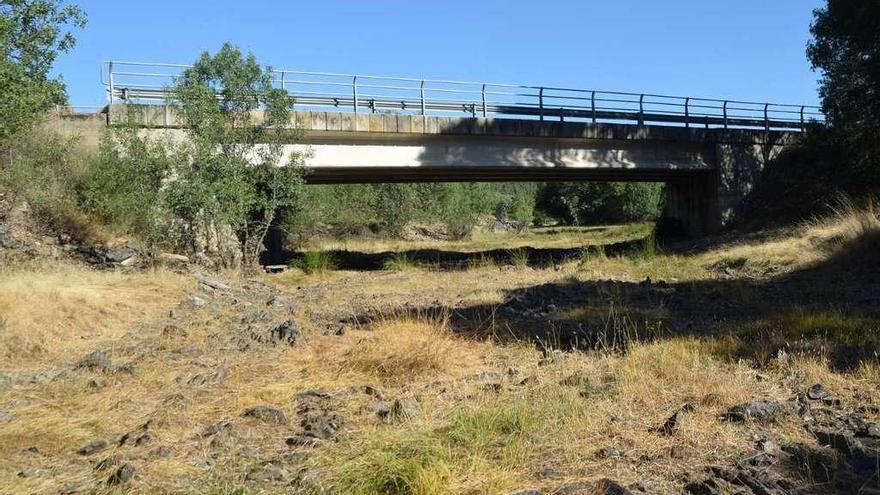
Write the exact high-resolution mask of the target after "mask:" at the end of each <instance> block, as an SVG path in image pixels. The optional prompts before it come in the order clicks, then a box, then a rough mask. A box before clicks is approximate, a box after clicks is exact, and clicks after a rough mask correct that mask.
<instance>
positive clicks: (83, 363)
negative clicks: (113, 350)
mask: <svg viewBox="0 0 880 495" xmlns="http://www.w3.org/2000/svg"><path fill="white" fill-rule="evenodd" d="M111 367H112V363H111V361H110V356H108V355H107V353H106V352H104V351H92V352H91V353H89V354H87V355H86V356H85V357H83V358H82V359H80V360H79V362H78V363H77V364H76V366H75V368H77V369H82V368H85V369H89V370H93V371H110V369H111Z"/></svg>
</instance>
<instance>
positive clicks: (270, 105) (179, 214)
mask: <svg viewBox="0 0 880 495" xmlns="http://www.w3.org/2000/svg"><path fill="white" fill-rule="evenodd" d="M170 89H171V95H172V97H171V102H172V104H174V105H176V106H177V108H178V111H179V113H180V117H181V119H182V124H183V127H184V129H185V131H184V132H185V133H186V135H187V138H188V139H187V140H186V141H185V146H186V148H187V149H186V152H187V154H188V159H187V160H185V161H179V162H177V164H178V166H177V167H176V169H175V170H174V174H173V177H174V179H173V180H170V181H168V186H167V188H168V193H167V201H168V205H169V207H170V210H171V213H172V214H173V215H174V217H176V218H179V219H181V220H183V221H185V222H187V223H190V224H192V225H207V226H212V225H213V226H216V225H224V224H225V225H231V226H232V227H233V229H234V230H235V232H236V234H237V236H238V239H239V241H240V244H241V253H242V257H243V260H244V261H245V263H247V264H256V263H257V262H258V261H259V255H260V253H261V252H262V250H263V242H264V240H265V238H266V234H267V233H268V232H269V229H270V228H271V226H272V225H273V222H274V221H275V218H276V214H278V212H279V210H285V209H292V208H296V207H297V204H298V199H299V191H300V186H301V184H302V168H301V167H300V166H299V165H301V159H302V156H301V155H299V154H296V153H288V152H285V148H284V143H285V142H286V141H287V140H289V139H291V138H295V137H296V136H295V132H294V131H293V130H292V129H291V128H290V126H289V123H290V107H291V105H292V104H293V100H292V98H291V97H290V96H289V95H288V94H287V92H286V91H283V90H281V89H278V88H275V87H273V85H272V71H271V68H269V67H265V68H264V67H261V66H260V65H259V64H258V63H257V61H256V58H255V57H254V55H253V54H247V55H245V54H243V53H242V52H241V50H239V49H238V48H237V47H235V46H232V45H230V44H228V43H227V44H224V45H223V46H222V47H221V48H220V50H219V51H218V52H217V53H216V54H214V55H211V54H209V53H203V54H202V55H201V57H199V59H198V60H197V61H196V63H195V64H194V65H193V66H192V67H191V68H189V69H187V70H186V71H185V72H184V73H183V75H182V76H181V77H180V78H178V79H177V80H176V81H175V83H174V85H173V86H172V87H171V88H170Z"/></svg>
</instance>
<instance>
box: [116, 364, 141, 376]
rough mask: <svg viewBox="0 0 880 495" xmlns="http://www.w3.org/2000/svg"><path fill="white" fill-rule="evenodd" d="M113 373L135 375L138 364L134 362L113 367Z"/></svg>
mask: <svg viewBox="0 0 880 495" xmlns="http://www.w3.org/2000/svg"><path fill="white" fill-rule="evenodd" d="M111 371H112V372H113V373H121V374H123V375H134V374H135V373H137V366H135V365H134V363H125V364H121V365H119V366H113V367H112V368H111Z"/></svg>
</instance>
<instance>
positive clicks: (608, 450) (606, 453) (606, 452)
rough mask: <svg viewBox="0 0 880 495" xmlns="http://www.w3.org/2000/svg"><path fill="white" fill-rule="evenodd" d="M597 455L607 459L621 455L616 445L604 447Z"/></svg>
mask: <svg viewBox="0 0 880 495" xmlns="http://www.w3.org/2000/svg"><path fill="white" fill-rule="evenodd" d="M596 455H598V456H599V457H602V458H605V459H616V458H618V457H620V456H621V454H620V451H619V450H617V449H615V448H614V447H602V448H601V449H599V451H598V452H597V453H596Z"/></svg>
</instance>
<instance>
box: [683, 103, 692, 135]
mask: <svg viewBox="0 0 880 495" xmlns="http://www.w3.org/2000/svg"><path fill="white" fill-rule="evenodd" d="M690 106H691V97H690V96H688V97H687V98H685V99H684V127H685V128H686V129H689V128H690V127H691V109H690Z"/></svg>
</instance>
